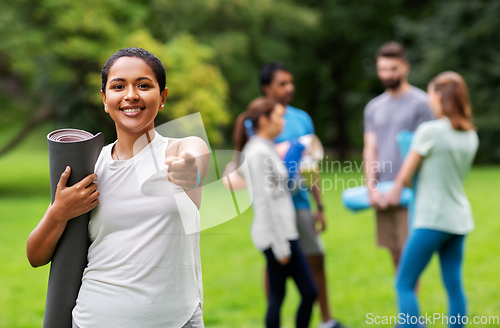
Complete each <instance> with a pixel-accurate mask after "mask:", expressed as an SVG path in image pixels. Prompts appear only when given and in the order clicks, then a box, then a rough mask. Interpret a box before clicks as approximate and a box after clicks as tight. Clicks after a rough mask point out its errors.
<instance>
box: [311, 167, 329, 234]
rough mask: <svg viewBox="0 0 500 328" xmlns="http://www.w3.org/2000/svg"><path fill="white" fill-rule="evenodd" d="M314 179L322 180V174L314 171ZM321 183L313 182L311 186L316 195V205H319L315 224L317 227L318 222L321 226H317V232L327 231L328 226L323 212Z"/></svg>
mask: <svg viewBox="0 0 500 328" xmlns="http://www.w3.org/2000/svg"><path fill="white" fill-rule="evenodd" d="M314 180H318V181H321V180H320V175H319V173H318V172H315V173H314ZM319 187H320V184H319V183H317V184H313V186H312V188H311V192H312V194H313V196H314V200H315V201H316V207H317V209H318V210H317V212H316V214H315V215H314V225H315V227H316V224H317V223H319V227H316V232H317V233H319V232H323V231H325V228H326V222H325V216H324V214H323V201H322V199H321V189H319Z"/></svg>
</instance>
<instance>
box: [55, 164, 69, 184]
mask: <svg viewBox="0 0 500 328" xmlns="http://www.w3.org/2000/svg"><path fill="white" fill-rule="evenodd" d="M70 174H71V167H69V166H66V170H64V172H63V173H62V174H61V178H60V179H59V183H58V184H57V187H58V189H64V188H66V184H67V183H68V179H69V175H70Z"/></svg>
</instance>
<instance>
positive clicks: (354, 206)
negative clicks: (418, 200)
mask: <svg viewBox="0 0 500 328" xmlns="http://www.w3.org/2000/svg"><path fill="white" fill-rule="evenodd" d="M393 186H394V182H392V181H384V182H380V183H379V185H378V190H379V191H380V192H381V193H383V194H385V193H387V192H389V191H390V190H391V189H392V188H393ZM341 198H342V204H343V205H344V207H346V208H347V209H349V210H351V211H353V212H356V211H360V210H364V209H367V208H370V198H369V196H368V188H367V187H366V186H360V187H354V188H349V189H345V190H344V191H343V192H342V196H341ZM412 199H413V191H412V190H411V189H409V188H403V191H402V192H401V197H400V199H399V204H400V205H401V206H405V207H406V206H408V205H409V204H410V202H411V200H412Z"/></svg>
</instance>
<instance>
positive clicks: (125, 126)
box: [101, 57, 167, 134]
mask: <svg viewBox="0 0 500 328" xmlns="http://www.w3.org/2000/svg"><path fill="white" fill-rule="evenodd" d="M159 88H160V87H159V85H158V81H157V80H156V77H155V75H154V72H153V70H152V69H151V67H149V65H148V64H146V62H144V61H143V60H142V59H141V58H137V57H121V58H118V59H117V60H116V61H115V63H114V64H113V66H112V67H111V69H110V70H109V75H108V81H107V84H106V95H104V93H103V92H102V91H101V95H102V100H103V102H104V106H105V107H107V112H108V113H109V115H110V116H111V118H112V119H113V121H114V122H115V125H116V130H117V133H118V134H119V133H120V132H127V133H134V134H136V133H137V134H143V133H146V132H147V131H149V130H151V129H153V128H154V119H155V117H156V115H157V114H158V110H160V109H161V105H163V104H164V103H165V99H166V98H167V89H166V88H165V90H161V91H162V92H160V89H159Z"/></svg>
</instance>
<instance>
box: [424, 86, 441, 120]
mask: <svg viewBox="0 0 500 328" xmlns="http://www.w3.org/2000/svg"><path fill="white" fill-rule="evenodd" d="M427 93H428V94H429V106H430V107H431V110H432V112H433V113H434V116H435V117H436V118H440V117H441V116H442V112H443V111H442V106H441V93H439V92H436V91H435V90H434V87H433V86H432V85H429V87H428V88H427Z"/></svg>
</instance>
